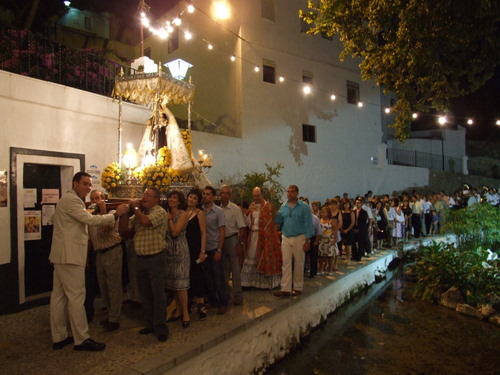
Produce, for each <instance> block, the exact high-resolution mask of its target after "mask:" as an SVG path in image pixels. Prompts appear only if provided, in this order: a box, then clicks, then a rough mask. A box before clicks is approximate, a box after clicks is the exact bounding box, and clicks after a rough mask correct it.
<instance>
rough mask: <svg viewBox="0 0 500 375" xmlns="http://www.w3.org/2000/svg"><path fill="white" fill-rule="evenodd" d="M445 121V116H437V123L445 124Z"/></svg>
mask: <svg viewBox="0 0 500 375" xmlns="http://www.w3.org/2000/svg"><path fill="white" fill-rule="evenodd" d="M446 121H447V120H446V116H439V118H438V123H439V125H444V124H446Z"/></svg>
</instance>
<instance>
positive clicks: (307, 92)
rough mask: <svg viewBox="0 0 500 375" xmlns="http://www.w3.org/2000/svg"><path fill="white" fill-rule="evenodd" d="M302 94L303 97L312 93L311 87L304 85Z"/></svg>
mask: <svg viewBox="0 0 500 375" xmlns="http://www.w3.org/2000/svg"><path fill="white" fill-rule="evenodd" d="M302 92H303V93H304V94H305V95H309V94H310V93H311V92H312V89H311V85H304V87H302Z"/></svg>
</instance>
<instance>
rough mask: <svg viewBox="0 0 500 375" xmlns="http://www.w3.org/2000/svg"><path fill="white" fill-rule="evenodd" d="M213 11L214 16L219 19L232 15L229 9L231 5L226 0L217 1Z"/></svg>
mask: <svg viewBox="0 0 500 375" xmlns="http://www.w3.org/2000/svg"><path fill="white" fill-rule="evenodd" d="M212 9H213V10H212V12H213V14H214V17H215V18H216V19H219V20H226V19H228V18H229V17H230V16H231V11H230V10H229V5H228V4H227V3H226V1H222V0H221V1H215V2H214V3H213V8H212Z"/></svg>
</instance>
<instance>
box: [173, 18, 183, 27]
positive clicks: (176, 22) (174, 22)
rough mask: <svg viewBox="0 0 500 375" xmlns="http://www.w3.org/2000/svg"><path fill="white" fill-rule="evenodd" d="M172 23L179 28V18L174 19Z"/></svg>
mask: <svg viewBox="0 0 500 375" xmlns="http://www.w3.org/2000/svg"><path fill="white" fill-rule="evenodd" d="M172 23H173V24H174V25H175V26H180V25H181V23H182V21H181V19H180V18H179V17H175V18H174V20H173V21H172Z"/></svg>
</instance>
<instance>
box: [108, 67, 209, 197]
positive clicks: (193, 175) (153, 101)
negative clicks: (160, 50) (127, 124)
mask: <svg viewBox="0 0 500 375" xmlns="http://www.w3.org/2000/svg"><path fill="white" fill-rule="evenodd" d="M194 91H195V87H194V85H192V84H191V83H187V82H185V81H182V80H179V79H176V78H173V77H172V76H170V75H168V74H166V73H164V72H161V71H160V72H157V73H140V74H134V75H129V76H121V77H117V79H116V81H115V86H114V89H113V94H112V96H113V97H114V98H117V99H120V119H119V122H120V124H119V145H118V147H119V150H118V152H119V158H121V100H126V101H129V102H132V103H136V104H141V105H146V106H149V107H152V110H153V114H152V117H151V118H150V120H149V121H148V123H147V126H146V130H145V132H144V135H143V137H142V141H141V144H140V146H139V151H138V157H139V160H143V159H144V157H145V156H146V155H148V154H150V155H154V156H156V155H157V152H158V150H159V149H160V148H161V147H163V146H167V148H168V149H169V150H170V152H171V156H172V158H171V168H172V169H174V170H176V171H179V172H181V173H185V174H188V176H189V183H190V184H192V185H196V186H198V187H204V186H206V185H210V181H209V180H208V179H207V177H206V176H205V174H204V173H203V171H202V170H201V168H198V165H197V161H196V159H195V158H194V155H193V154H192V151H191V150H188V148H187V147H186V144H185V143H184V140H183V137H182V134H181V131H180V129H179V125H178V124H177V121H176V119H175V116H174V115H173V114H172V112H171V111H170V110H169V109H168V108H167V104H168V103H174V104H183V103H184V104H188V113H189V118H188V129H189V130H190V125H191V124H190V105H191V101H192V100H193V98H194ZM163 140H164V141H163ZM120 163H121V159H120Z"/></svg>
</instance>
